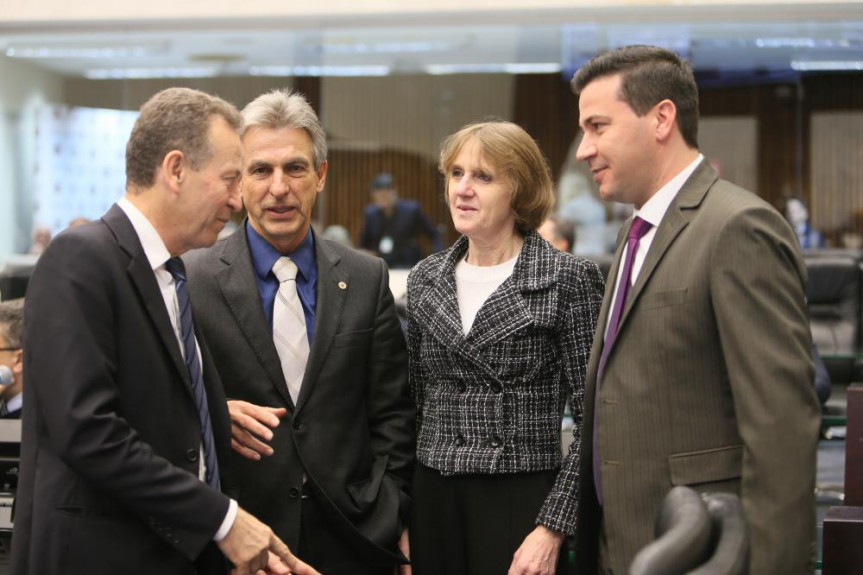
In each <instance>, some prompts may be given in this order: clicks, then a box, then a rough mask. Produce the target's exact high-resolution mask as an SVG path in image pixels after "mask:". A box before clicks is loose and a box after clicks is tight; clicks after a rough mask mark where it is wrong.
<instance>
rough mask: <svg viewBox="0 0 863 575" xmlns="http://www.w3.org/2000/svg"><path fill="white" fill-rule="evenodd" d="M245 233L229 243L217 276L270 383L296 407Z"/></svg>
mask: <svg viewBox="0 0 863 575" xmlns="http://www.w3.org/2000/svg"><path fill="white" fill-rule="evenodd" d="M244 229H245V226H240V229H239V230H238V231H237V232H235V233H234V234H232V235H231V236H230V237H229V238H228V240H227V241H226V242H225V244H224V247H223V250H222V253H221V254H220V261H221V263H222V264H223V267H222V268H221V269H220V270H218V271H217V272H216V281H217V282H218V284H219V287H220V288H221V289H222V294H223V295H224V296H225V301H227V303H228V307H229V308H230V310H231V314H232V315H233V316H234V320H235V321H236V323H237V326H238V327H239V328H240V331H241V332H242V333H243V336H244V337H245V338H246V341H248V342H249V346H250V347H251V348H252V350H254V353H255V356H256V357H257V359H258V362H259V363H260V364H261V366H263V368H264V371H265V372H266V373H267V376H268V377H269V379H270V383H271V384H272V385H273V386H274V387H275V388H276V389H277V390H278V392H279V394H281V396H282V399H284V400H285V402H286V403H287V404H288V405H291V406H293V401H292V400H291V396H290V394H289V393H288V386H287V384H286V383H285V376H284V374H283V373H282V364H281V361H280V360H279V354H278V352H276V346H275V345H274V344H273V334H272V333H271V332H270V329H269V326H268V325H267V318H266V316H265V315H264V309H263V307H262V304H261V298H260V296H259V295H258V286H257V284H256V283H255V270H254V269H253V268H252V258H251V255H249V246H248V242H247V239H246V234H245V233H244V231H243V230H244Z"/></svg>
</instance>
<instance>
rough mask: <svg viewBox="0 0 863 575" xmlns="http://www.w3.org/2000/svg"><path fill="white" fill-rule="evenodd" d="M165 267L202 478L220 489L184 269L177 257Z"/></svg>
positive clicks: (205, 391) (214, 447)
mask: <svg viewBox="0 0 863 575" xmlns="http://www.w3.org/2000/svg"><path fill="white" fill-rule="evenodd" d="M165 267H166V268H167V269H168V271H169V272H171V275H172V276H174V286H175V288H176V290H177V303H178V304H179V307H180V325H181V327H182V332H183V334H182V335H183V355H184V357H185V360H186V368H188V370H189V377H190V379H191V380H192V393H193V394H194V396H195V407H197V408H198V418H199V419H200V420H201V441H202V443H203V445H204V464H205V465H206V469H205V477H206V479H207V483H208V484H209V485H210V486H211V487H213V488H215V489H219V490H220V489H221V484H220V481H219V463H218V461H217V460H216V446H215V442H214V440H213V427H212V426H211V425H210V409H209V407H208V406H207V390H206V389H205V388H204V376H203V373H202V371H201V360H200V358H199V357H198V347H197V345H195V330H194V327H193V326H192V306H191V303H190V301H189V289H188V288H187V287H186V268H185V266H184V265H183V260H181V259H180V258H171V259H169V260H168V261H167V262H166V263H165Z"/></svg>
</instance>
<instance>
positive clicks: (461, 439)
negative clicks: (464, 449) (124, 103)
mask: <svg viewBox="0 0 863 575" xmlns="http://www.w3.org/2000/svg"><path fill="white" fill-rule="evenodd" d="M455 444H456V445H458V446H459V447H461V446H462V445H464V436H463V435H462V434H461V433H459V434H458V435H456V436H455Z"/></svg>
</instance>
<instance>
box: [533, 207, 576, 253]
mask: <svg viewBox="0 0 863 575" xmlns="http://www.w3.org/2000/svg"><path fill="white" fill-rule="evenodd" d="M536 231H537V232H539V235H540V236H542V239H544V240H545V241H547V242H548V243H550V244H551V245H552V246H554V247H556V248H557V249H559V250H560V251H562V252H567V253H570V252H572V250H573V248H574V247H575V225H574V224H573V223H572V222H571V221H569V220H567V219H566V218H562V217H560V216H554V215H552V216H548V217H547V218H546V219H545V221H544V222H542V225H541V226H539V229H537V230H536Z"/></svg>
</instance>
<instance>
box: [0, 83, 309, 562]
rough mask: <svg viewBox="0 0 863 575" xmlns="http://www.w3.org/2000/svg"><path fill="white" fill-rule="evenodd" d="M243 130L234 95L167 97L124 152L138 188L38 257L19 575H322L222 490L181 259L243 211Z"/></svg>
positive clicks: (217, 392) (153, 103) (219, 429)
mask: <svg viewBox="0 0 863 575" xmlns="http://www.w3.org/2000/svg"><path fill="white" fill-rule="evenodd" d="M239 127H240V115H239V112H238V111H237V109H236V108H234V106H232V105H231V104H229V103H228V102H225V101H224V100H222V99H220V98H216V97H214V96H210V95H209V94H205V93H203V92H199V91H197V90H190V89H187V88H170V89H167V90H163V91H162V92H159V93H158V94H156V95H155V96H153V97H152V98H150V99H149V100H148V101H147V102H146V103H145V104H144V105H143V107H142V108H141V113H140V115H139V117H138V119H137V121H136V122H135V126H134V127H133V129H132V134H131V136H130V138H129V142H128V144H127V147H126V194H125V195H124V196H123V198H121V199H120V200H119V201H118V202H117V204H115V205H114V206H112V207H111V209H110V210H109V211H108V212H107V213H106V214H105V215H104V216H103V217H102V218H101V219H100V220H99V221H98V222H94V223H91V224H86V225H83V226H79V227H76V228H73V229H70V230H68V231H66V232H64V233H62V234H60V235H59V236H57V237H56V238H54V240H52V241H51V243H50V244H49V245H48V247H47V248H46V249H45V251H44V252H43V253H42V255H41V256H40V258H39V262H38V263H37V264H36V268H35V270H34V271H33V275H32V277H31V279H30V283H29V285H28V288H27V304H26V313H25V331H26V333H27V349H26V351H25V353H24V362H25V364H26V371H27V385H26V386H25V388H24V414H23V417H22V421H23V430H22V443H21V480H20V481H19V484H18V491H17V498H16V516H15V527H14V536H13V538H12V558H11V563H12V565H11V573H13V574H15V575H25V574H27V573H33V574H36V573H38V574H39V575H60V574H61V573H63V574H65V573H87V574H88V575H103V574H104V575H109V574H115V573H124V574H132V575H152V574H154V573H159V574H160V575H189V574H190V573H202V574H204V573H206V574H208V575H210V574H212V575H221V574H226V573H227V570H228V565H227V563H226V561H225V558H227V559H228V560H229V561H230V562H231V563H233V565H234V567H235V568H234V570H233V573H236V574H242V575H247V574H250V573H259V571H265V572H266V573H282V574H286V573H289V572H292V573H307V574H312V573H316V571H314V570H313V569H311V568H309V567H308V566H307V565H305V564H304V563H302V562H301V561H299V560H297V559H296V558H295V557H293V556H292V555H291V552H290V551H289V550H288V548H287V547H286V546H285V544H284V543H282V541H281V540H279V538H278V537H276V536H275V535H274V534H273V532H272V530H270V528H268V527H267V526H266V525H264V524H262V523H261V522H260V521H258V520H257V519H255V517H253V516H252V515H250V514H249V513H247V512H246V511H244V510H243V509H242V508H239V507H238V506H237V503H236V501H234V500H232V499H230V498H229V497H227V496H226V495H224V494H223V493H222V491H221V487H222V485H223V484H224V485H228V484H229V482H230V474H229V473H228V461H227V460H228V454H229V453H230V449H229V447H228V446H229V442H230V421H229V418H228V413H227V409H226V408H225V397H224V393H223V391H222V386H221V384H220V382H219V377H218V374H217V373H216V369H215V366H214V365H213V361H212V358H211V357H210V354H209V351H208V349H207V346H206V343H205V341H204V339H203V338H202V337H201V336H202V333H201V331H200V329H199V327H200V326H199V325H198V324H197V321H196V320H197V318H193V310H192V307H191V306H190V305H189V294H188V289H187V287H186V275H185V272H184V270H183V265H182V260H180V259H179V257H178V256H180V255H181V254H183V253H184V252H186V251H188V250H190V249H193V248H200V247H205V246H210V245H212V244H213V242H215V241H216V237H217V235H218V234H219V232H220V231H221V229H222V227H223V226H224V225H225V222H227V221H228V219H229V218H230V217H231V213H232V212H234V211H236V210H238V209H239V208H240V196H239V191H238V185H239V179H240V168H241V167H242V147H241V145H240V139H239V136H238V134H237V130H238V129H239ZM278 559H281V560H282V561H284V562H285V564H286V565H285V564H281V563H280V562H279V561H278ZM289 569H290V571H289Z"/></svg>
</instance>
